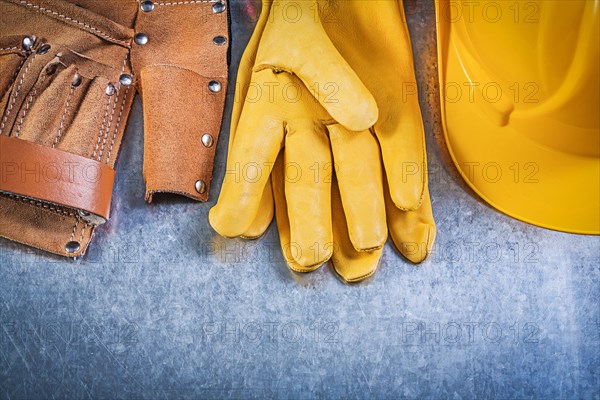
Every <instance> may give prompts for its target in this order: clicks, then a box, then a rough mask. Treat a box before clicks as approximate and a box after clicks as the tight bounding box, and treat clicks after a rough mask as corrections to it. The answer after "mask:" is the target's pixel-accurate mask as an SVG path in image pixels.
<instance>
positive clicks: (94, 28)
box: [19, 1, 131, 47]
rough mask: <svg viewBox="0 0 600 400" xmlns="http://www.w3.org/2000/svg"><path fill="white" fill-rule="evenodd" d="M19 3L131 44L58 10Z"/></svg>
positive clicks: (119, 41) (113, 39)
mask: <svg viewBox="0 0 600 400" xmlns="http://www.w3.org/2000/svg"><path fill="white" fill-rule="evenodd" d="M19 3H21V4H23V5H25V6H26V7H31V8H37V9H38V10H40V11H43V12H45V13H48V14H52V15H56V16H57V17H59V18H63V19H65V20H67V21H71V22H74V23H76V24H77V25H79V26H83V27H85V28H88V29H90V30H91V31H93V32H96V33H97V34H98V36H101V37H103V38H105V39H109V40H111V41H114V42H117V43H121V44H123V45H125V46H126V47H130V46H131V43H130V42H127V41H125V40H119V39H117V38H114V37H112V36H110V35H108V34H107V33H104V32H103V31H102V30H100V29H98V28H96V27H93V26H90V25H88V24H85V23H83V22H81V21H78V20H76V19H74V18H71V17H67V16H66V15H64V14H60V13H58V12H56V11H53V10H50V9H48V8H45V7H42V6H38V5H35V4H31V3H28V2H26V1H19Z"/></svg>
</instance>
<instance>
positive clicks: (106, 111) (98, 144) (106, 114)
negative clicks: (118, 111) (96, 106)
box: [92, 96, 110, 159]
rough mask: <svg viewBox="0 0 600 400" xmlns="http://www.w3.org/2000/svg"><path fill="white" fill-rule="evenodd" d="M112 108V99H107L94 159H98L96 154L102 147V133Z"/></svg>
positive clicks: (93, 155)
mask: <svg viewBox="0 0 600 400" xmlns="http://www.w3.org/2000/svg"><path fill="white" fill-rule="evenodd" d="M109 107H110V97H109V96H107V97H106V107H105V111H104V118H103V119H102V125H100V131H99V132H98V140H97V141H96V147H95V148H94V153H93V154H92V158H93V159H95V158H96V154H98V148H99V147H100V141H101V140H102V132H103V131H104V127H105V126H106V118H108V108H109Z"/></svg>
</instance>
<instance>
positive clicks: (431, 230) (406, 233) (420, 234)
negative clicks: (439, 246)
mask: <svg viewBox="0 0 600 400" xmlns="http://www.w3.org/2000/svg"><path fill="white" fill-rule="evenodd" d="M386 186H387V185H386V184H385V183H384V190H385V192H384V193H385V200H386V211H387V220H388V227H389V229H390V235H391V236H392V240H393V242H394V244H395V245H396V248H397V249H398V251H399V252H400V253H401V254H402V255H403V256H404V257H406V258H407V259H408V260H409V261H411V262H413V263H415V264H418V263H420V262H422V261H424V260H425V259H426V258H427V257H429V255H430V254H431V251H432V249H433V244H434V242H435V237H436V233H437V229H436V225H435V221H434V219H433V210H432V209H431V199H430V197H429V188H428V186H427V184H426V185H425V187H424V194H423V202H422V204H421V207H419V208H418V209H417V210H413V211H402V210H400V209H398V208H397V207H396V206H395V204H394V202H393V201H392V198H391V196H390V194H389V192H388V190H387V187H386Z"/></svg>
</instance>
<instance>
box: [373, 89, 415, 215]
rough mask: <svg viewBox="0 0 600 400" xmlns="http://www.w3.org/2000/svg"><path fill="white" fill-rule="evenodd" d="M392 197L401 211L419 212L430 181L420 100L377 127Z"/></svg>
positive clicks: (402, 108) (411, 103) (403, 108)
mask: <svg viewBox="0 0 600 400" xmlns="http://www.w3.org/2000/svg"><path fill="white" fill-rule="evenodd" d="M375 133H376V135H377V139H378V140H379V144H380V146H381V155H382V158H383V165H384V168H385V173H386V175H387V178H388V184H389V188H390V195H391V198H392V200H393V201H394V204H395V205H396V207H397V208H399V209H400V210H408V211H410V210H417V209H418V208H419V207H420V206H421V203H422V202H423V199H424V194H425V186H426V183H425V181H426V179H427V155H426V150H425V132H424V128H423V120H422V118H421V109H420V106H419V103H418V100H416V98H415V101H412V100H410V101H407V102H405V103H403V104H402V106H401V107H399V109H398V111H397V112H396V113H395V115H393V116H391V117H390V118H388V119H387V120H386V121H382V123H381V124H379V123H378V124H376V125H375Z"/></svg>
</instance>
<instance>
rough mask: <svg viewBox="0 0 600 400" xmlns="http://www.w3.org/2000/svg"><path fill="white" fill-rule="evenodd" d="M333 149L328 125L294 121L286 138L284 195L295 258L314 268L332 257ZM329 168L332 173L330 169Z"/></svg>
mask: <svg viewBox="0 0 600 400" xmlns="http://www.w3.org/2000/svg"><path fill="white" fill-rule="evenodd" d="M331 161H332V160H331V150H330V147H329V140H328V138H327V134H326V132H325V127H324V126H322V125H320V126H316V124H315V123H314V122H313V121H294V122H291V123H290V124H288V126H287V136H286V139H285V163H284V166H285V171H284V173H285V198H286V200H287V206H288V207H287V210H288V217H289V221H290V231H291V240H292V244H293V245H294V246H298V248H299V249H300V254H298V255H297V256H296V257H295V260H296V261H297V262H298V264H300V265H301V266H302V267H304V268H307V269H312V268H313V267H315V266H318V265H321V264H323V263H324V262H326V261H327V260H328V259H329V258H330V257H331V249H330V248H326V247H328V246H327V245H330V244H331V243H332V241H333V233H332V228H331V174H332V169H333V165H332V162H331ZM328 169H329V175H328V174H327V170H328Z"/></svg>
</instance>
